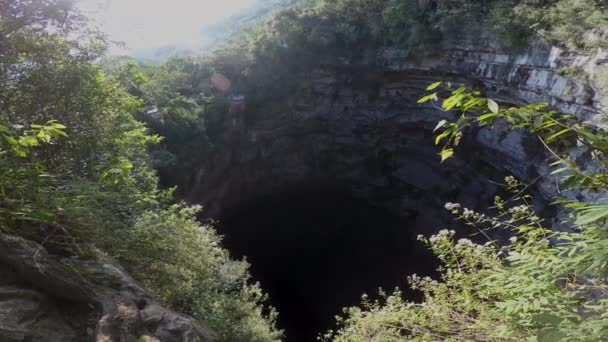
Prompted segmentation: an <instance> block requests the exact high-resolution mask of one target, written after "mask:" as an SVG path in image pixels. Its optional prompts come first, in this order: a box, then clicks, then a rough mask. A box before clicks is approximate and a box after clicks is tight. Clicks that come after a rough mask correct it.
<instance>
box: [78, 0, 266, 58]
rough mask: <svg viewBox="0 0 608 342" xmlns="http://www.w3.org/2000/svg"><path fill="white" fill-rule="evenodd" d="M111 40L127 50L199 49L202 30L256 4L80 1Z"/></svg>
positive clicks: (236, 0)
mask: <svg viewBox="0 0 608 342" xmlns="http://www.w3.org/2000/svg"><path fill="white" fill-rule="evenodd" d="M79 1H80V3H81V8H82V9H83V10H84V11H85V13H87V14H88V15H89V16H92V17H94V18H96V21H97V22H98V23H99V24H101V25H102V28H103V30H104V31H105V32H106V33H108V34H109V35H110V37H111V39H113V40H117V41H122V42H125V43H126V44H127V47H128V48H131V49H139V48H155V47H159V46H162V45H166V44H180V45H188V46H196V45H200V43H201V42H202V41H203V40H204V38H205V37H203V36H201V33H200V31H201V27H203V26H205V25H208V24H212V23H214V22H217V21H219V20H221V19H224V18H227V17H229V16H230V15H231V14H233V13H234V12H236V11H238V10H241V9H244V8H246V7H247V6H249V5H251V4H253V3H254V2H256V0H79Z"/></svg>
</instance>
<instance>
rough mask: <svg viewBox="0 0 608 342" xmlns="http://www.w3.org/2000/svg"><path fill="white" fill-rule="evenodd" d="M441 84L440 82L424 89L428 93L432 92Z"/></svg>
mask: <svg viewBox="0 0 608 342" xmlns="http://www.w3.org/2000/svg"><path fill="white" fill-rule="evenodd" d="M441 83H443V82H441V81H439V82H435V83H433V84H431V85H429V86H428V87H426V90H429V91H430V90H433V89H435V88H437V87H439V86H440V85H441Z"/></svg>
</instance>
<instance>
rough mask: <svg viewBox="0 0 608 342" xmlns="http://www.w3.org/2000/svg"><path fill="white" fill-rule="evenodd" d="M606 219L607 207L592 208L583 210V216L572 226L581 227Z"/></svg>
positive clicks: (607, 214)
mask: <svg viewBox="0 0 608 342" xmlns="http://www.w3.org/2000/svg"><path fill="white" fill-rule="evenodd" d="M605 217H608V205H605V206H599V207H594V209H590V210H585V211H584V214H583V215H581V216H579V217H578V218H577V219H576V221H575V222H574V224H576V225H579V226H582V225H585V224H589V223H592V222H595V221H598V220H600V219H603V218H605Z"/></svg>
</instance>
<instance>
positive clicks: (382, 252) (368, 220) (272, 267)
mask: <svg viewBox="0 0 608 342" xmlns="http://www.w3.org/2000/svg"><path fill="white" fill-rule="evenodd" d="M420 215H423V214H422V213H420V212H418V211H416V210H411V211H408V212H407V213H405V214H401V215H396V214H395V213H392V212H390V211H388V210H387V209H384V208H381V207H378V206H374V205H373V204H371V203H369V202H368V201H365V200H362V199H360V198H356V197H355V196H353V195H352V194H351V193H350V192H349V191H347V189H343V188H339V187H333V186H326V185H322V184H304V185H302V184H301V185H297V186H291V187H288V188H285V189H282V190H281V191H273V192H272V193H271V194H267V195H260V196H258V197H254V198H249V199H247V200H245V201H241V202H240V203H239V204H238V205H234V206H232V207H230V208H226V209H224V210H222V212H221V214H220V215H219V225H218V229H219V230H220V232H221V233H222V234H223V235H224V236H225V240H224V243H225V246H226V247H227V248H228V249H229V250H230V251H231V252H232V253H233V254H235V256H237V257H246V258H247V260H248V261H249V262H250V263H251V265H252V266H251V271H252V274H253V276H254V278H255V279H256V280H259V281H260V282H261V283H262V285H263V288H264V290H265V291H266V292H268V294H269V296H270V304H271V305H273V306H274V307H275V308H277V309H278V311H279V322H278V323H279V326H280V327H281V328H282V329H284V330H285V335H286V340H287V341H314V340H316V337H317V335H318V334H319V333H322V332H325V331H326V330H328V329H330V328H333V327H334V326H335V315H337V314H339V313H341V312H342V308H343V307H346V306H352V305H357V304H359V303H360V302H361V295H362V294H363V293H367V294H369V295H370V297H371V298H374V295H377V293H378V288H379V287H382V288H383V289H385V290H387V291H390V292H392V290H393V289H394V288H395V287H397V286H398V287H400V288H401V289H402V290H403V291H404V295H405V296H406V297H407V298H408V299H413V300H415V299H417V298H416V296H417V294H416V293H413V292H412V291H411V290H408V288H407V286H406V285H407V284H406V276H407V275H411V274H413V273H416V274H419V275H429V276H433V275H434V272H435V271H434V270H435V269H436V268H437V265H438V263H437V260H436V259H435V258H434V256H433V255H432V253H431V252H430V251H428V250H427V249H426V247H424V246H423V245H422V244H421V243H420V242H419V241H417V234H418V233H419V232H420V230H419V229H414V228H423V227H417V226H416V227H414V225H417V224H418V223H419V221H418V219H419V216H420ZM427 215H428V213H427Z"/></svg>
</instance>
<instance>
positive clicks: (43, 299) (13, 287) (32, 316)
mask: <svg viewBox="0 0 608 342" xmlns="http://www.w3.org/2000/svg"><path fill="white" fill-rule="evenodd" d="M0 275H2V276H3V277H2V280H0V341H1V342H13V341H15V342H20V341H23V342H25V341H27V342H38V341H40V342H42V341H45V342H55V341H57V342H60V341H74V342H76V341H78V342H80V341H96V342H119V341H120V342H122V341H124V342H127V341H128V342H131V341H139V340H144V341H145V340H147V341H162V342H165V341H167V342H203V341H214V340H215V337H214V335H213V333H211V332H210V331H209V330H208V329H207V328H205V327H204V326H202V325H201V324H200V323H198V322H196V321H195V320H193V319H192V318H190V317H187V316H184V315H181V314H178V313H176V312H173V311H171V310H168V309H166V308H163V307H162V305H160V304H159V303H158V302H156V301H155V300H154V298H153V297H152V296H151V295H150V294H149V293H147V292H146V290H144V289H143V288H142V287H141V286H140V285H139V284H137V283H136V282H135V281H134V280H133V279H132V278H131V277H130V276H129V275H128V274H127V273H126V272H125V271H124V270H122V269H121V268H120V267H119V266H118V265H116V264H115V263H114V262H113V261H112V260H111V259H109V258H108V257H107V256H105V255H104V254H103V253H101V252H97V253H96V256H95V257H94V258H93V259H88V260H81V259H78V258H70V259H65V258H63V259H62V258H59V257H57V256H54V255H51V254H49V253H48V252H47V251H46V250H45V249H44V247H42V246H40V245H38V244H36V243H35V242H32V241H27V240H24V239H22V238H20V237H15V236H10V235H6V234H0Z"/></svg>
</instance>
